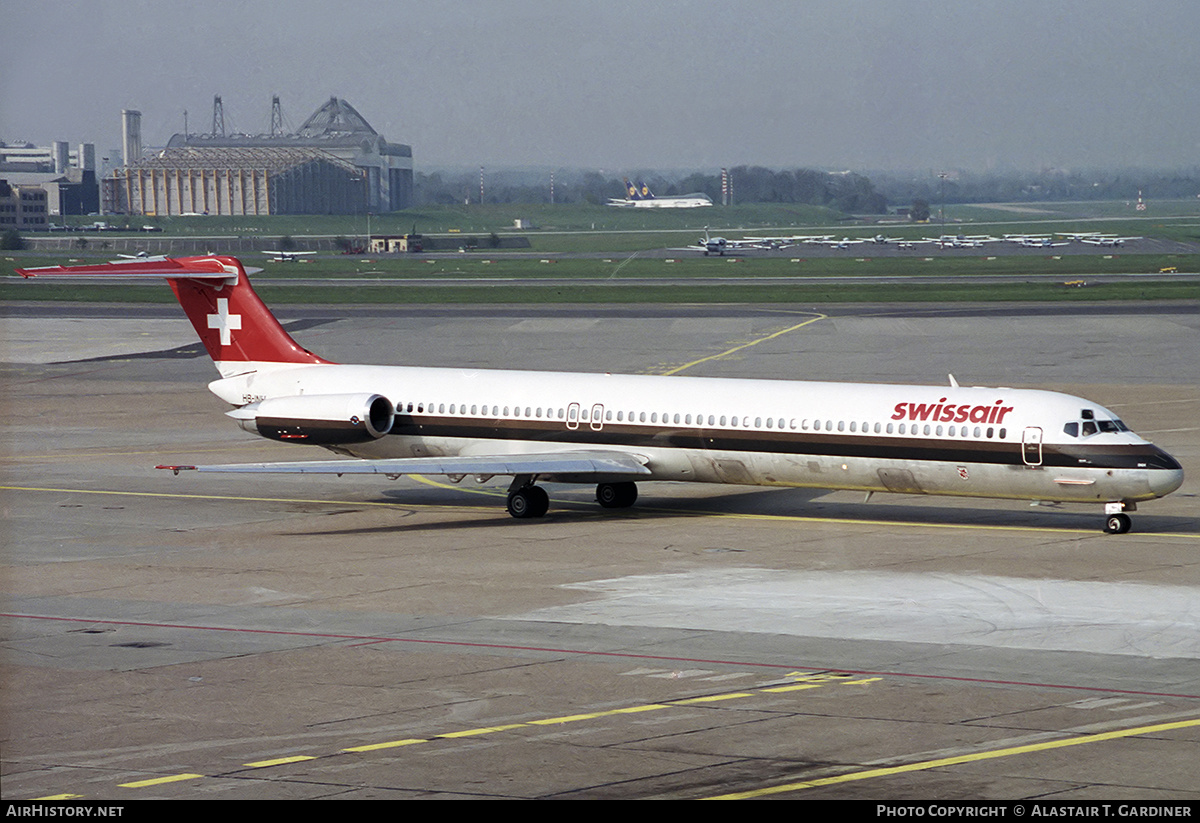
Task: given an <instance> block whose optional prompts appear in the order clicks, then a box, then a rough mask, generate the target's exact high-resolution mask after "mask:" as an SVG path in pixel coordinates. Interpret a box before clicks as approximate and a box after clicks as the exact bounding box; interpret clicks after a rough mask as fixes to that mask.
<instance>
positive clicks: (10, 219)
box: [0, 179, 49, 232]
mask: <svg viewBox="0 0 1200 823" xmlns="http://www.w3.org/2000/svg"><path fill="white" fill-rule="evenodd" d="M46 202H47V197H46V190H45V189H43V188H42V187H41V186H10V185H9V184H8V181H6V180H4V179H0V232H3V231H9V230H12V231H44V230H45V229H47V228H49V223H48V222H47V220H46Z"/></svg>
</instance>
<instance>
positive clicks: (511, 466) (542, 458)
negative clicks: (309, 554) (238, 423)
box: [155, 451, 652, 481]
mask: <svg viewBox="0 0 1200 823" xmlns="http://www.w3.org/2000/svg"><path fill="white" fill-rule="evenodd" d="M646 462H647V461H646V459H645V458H643V457H640V456H638V455H634V454H628V453H626V452H617V451H566V452H549V453H545V454H503V455H465V456H461V457H398V458H386V459H381V460H300V461H294V462H290V463H238V464H230V465H220V466H156V467H155V468H159V469H170V470H171V471H173V472H175V473H176V474H178V473H179V472H181V471H198V472H226V473H238V474H336V475H339V476H341V475H343V474H382V475H386V476H388V477H398V476H400V475H402V474H436V475H447V476H450V477H461V476H463V475H468V474H475V475H483V476H488V477H491V476H494V475H514V476H515V475H526V474H527V475H538V476H541V477H543V478H546V477H557V478H579V479H580V480H588V481H590V480H594V479H596V478H600V477H613V476H619V477H630V476H642V477H645V476H648V475H650V474H652V472H651V471H650V469H648V468H647V467H646Z"/></svg>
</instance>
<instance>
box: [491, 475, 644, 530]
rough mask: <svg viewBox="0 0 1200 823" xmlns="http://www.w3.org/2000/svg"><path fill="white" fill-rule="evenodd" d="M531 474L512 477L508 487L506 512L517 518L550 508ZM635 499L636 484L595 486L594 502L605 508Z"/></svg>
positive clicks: (546, 495)
mask: <svg viewBox="0 0 1200 823" xmlns="http://www.w3.org/2000/svg"><path fill="white" fill-rule="evenodd" d="M534 479H535V478H534V477H533V476H532V475H519V476H517V477H514V478H513V482H512V485H511V486H509V487H508V505H507V506H506V508H507V509H508V513H509V514H511V515H512V516H513V517H515V518H517V519H518V520H525V519H528V518H533V517H541V516H543V515H544V514H545V513H546V511H547V510H548V509H549V508H550V496H549V495H548V494H546V490H545V489H543V488H542V487H541V486H535V485H534ZM635 500H637V484H636V483H633V482H631V481H626V482H622V483H600V484H599V485H597V486H596V502H598V503H599V504H600V505H601V506H603V507H604V508H606V509H625V508H628V507H630V506H632V505H633V503H634V501H635Z"/></svg>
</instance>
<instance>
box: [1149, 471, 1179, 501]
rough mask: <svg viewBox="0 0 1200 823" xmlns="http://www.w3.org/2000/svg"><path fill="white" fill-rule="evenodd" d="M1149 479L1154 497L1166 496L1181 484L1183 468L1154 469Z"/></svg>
mask: <svg viewBox="0 0 1200 823" xmlns="http://www.w3.org/2000/svg"><path fill="white" fill-rule="evenodd" d="M1149 481H1150V491H1151V492H1152V493H1153V494H1154V496H1155V497H1166V496H1167V495H1168V494H1170V493H1171V492H1173V491H1175V490H1176V489H1178V488H1179V487H1180V486H1182V485H1183V469H1154V470H1153V471H1151V472H1150V477H1149Z"/></svg>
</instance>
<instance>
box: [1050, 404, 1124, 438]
mask: <svg viewBox="0 0 1200 823" xmlns="http://www.w3.org/2000/svg"><path fill="white" fill-rule="evenodd" d="M1088 411H1089V410H1088V409H1084V419H1083V421H1082V422H1071V423H1067V424H1066V425H1065V426H1063V432H1064V433H1066V434H1067V435H1068V436H1070V437H1091V436H1092V435H1093V434H1100V433H1104V434H1117V433H1118V432H1127V431H1129V427H1128V426H1126V425H1125V424H1124V423H1122V422H1121V421H1120V420H1117V419H1116V418H1113V419H1112V420H1096V419H1094V418H1093V417H1091V416H1089V415H1088V414H1087V412H1088Z"/></svg>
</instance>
